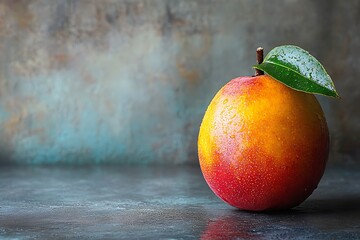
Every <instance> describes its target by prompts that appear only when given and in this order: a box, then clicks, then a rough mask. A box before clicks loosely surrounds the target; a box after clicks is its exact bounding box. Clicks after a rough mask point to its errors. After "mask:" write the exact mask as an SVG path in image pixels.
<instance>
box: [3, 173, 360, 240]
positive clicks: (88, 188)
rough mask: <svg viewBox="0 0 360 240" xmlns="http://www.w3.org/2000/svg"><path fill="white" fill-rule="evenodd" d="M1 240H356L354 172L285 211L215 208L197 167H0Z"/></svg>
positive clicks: (357, 182)
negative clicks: (257, 211)
mask: <svg viewBox="0 0 360 240" xmlns="http://www.w3.org/2000/svg"><path fill="white" fill-rule="evenodd" d="M0 238H1V239H360V168H359V167H355V168H354V167H338V166H329V167H328V168H327V169H326V172H325V175H324V177H323V179H322V181H321V183H320V185H319V187H318V189H317V190H316V191H315V192H314V193H313V195H312V196H311V197H310V198H309V199H308V200H306V201H305V202H304V203H303V204H302V205H300V206H299V207H297V208H294V209H292V210H289V211H281V212H272V213H253V212H246V211H240V210H236V209H234V208H232V207H230V206H228V205H227V204H225V203H223V202H222V201H221V200H219V199H218V198H217V197H216V196H215V195H214V194H213V193H212V192H211V190H210V189H209V188H208V186H207V185H206V183H205V181H204V179H203V177H202V175H201V171H200V169H199V167H198V166H177V167H169V166H158V167H145V166H141V167H135V166H128V167H123V166H116V167H115V166H104V167H55V166H49V167H19V166H17V167H9V166H6V167H4V166H3V167H1V168H0Z"/></svg>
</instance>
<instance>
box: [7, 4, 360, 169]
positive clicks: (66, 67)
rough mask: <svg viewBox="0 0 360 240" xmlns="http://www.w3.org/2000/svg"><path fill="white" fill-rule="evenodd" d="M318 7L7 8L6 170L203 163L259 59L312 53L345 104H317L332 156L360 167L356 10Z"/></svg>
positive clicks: (358, 21) (353, 6)
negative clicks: (231, 97)
mask: <svg viewBox="0 0 360 240" xmlns="http://www.w3.org/2000/svg"><path fill="white" fill-rule="evenodd" d="M320 2H321V3H322V4H320V3H314V2H313V1H310V0H306V1H300V0H291V1H287V0H283V1H282V0H276V1H275V2H271V3H270V2H268V1H261V0H256V1H251V2H249V1H226V2H223V1H222V2H217V1H195V0H194V1H176V0H174V1H173V0H166V1H162V0H143V1H141V0H131V1H95V0H90V1H88V0H87V1H72V0H70V1H46V0H31V1H1V2H0V52H1V54H0V162H16V163H25V164H42V163H47V164H57V163H73V164H83V163H140V164H147V163H163V164H167V163H170V164H174V163H197V134H198V129H199V125H200V122H201V118H202V116H203V114H204V111H205V109H206V106H207V105H208V103H209V102H210V100H211V99H212V97H213V96H214V95H215V93H216V92H217V91H218V90H219V89H220V87H221V86H223V85H224V84H225V83H226V82H227V81H229V80H230V79H232V78H234V77H237V76H239V75H252V74H253V69H251V66H252V65H253V63H254V62H255V49H256V47H258V46H263V47H264V48H265V51H268V50H270V49H271V48H273V47H274V46H277V45H281V44H294V45H299V46H301V47H303V48H305V49H307V50H309V51H310V52H311V53H312V54H313V55H315V56H316V57H317V58H318V59H319V60H320V61H321V62H322V63H323V64H324V65H325V67H326V69H327V70H328V72H329V73H330V75H331V76H332V77H333V79H334V81H335V84H336V86H337V89H338V91H339V92H340V94H341V95H343V96H345V95H346V96H347V97H346V98H344V99H343V100H342V101H332V100H330V99H325V98H320V100H321V102H322V105H323V107H324V110H325V114H326V115H327V119H328V122H329V125H330V130H331V135H332V138H333V143H332V156H337V158H338V159H345V160H346V161H353V159H356V156H360V152H359V150H358V148H357V146H358V145H359V139H358V138H357V137H356V136H358V135H359V134H358V133H359V131H360V127H359V125H358V120H359V118H360V112H359V110H358V108H357V104H355V103H357V102H359V101H360V93H359V92H358V91H353V89H357V87H358V81H357V79H358V78H359V70H358V68H357V67H356V66H358V65H359V63H360V62H359V58H358V57H357V55H358V51H359V49H360V46H359V43H360V41H358V36H357V35H356V34H355V33H356V32H357V30H358V26H359V24H360V16H359V15H360V14H359V12H358V11H356V9H359V7H360V6H359V2H357V1H349V2H348V3H347V4H346V5H345V4H342V3H341V2H340V1H326V3H324V2H323V1H320ZM274 5H276V6H282V7H281V8H274V7H273V6H274ZM324 5H326V9H327V11H326V12H327V13H332V14H328V15H326V14H327V13H325V12H324V11H323V8H324ZM269 9H271V11H270V10H269ZM335 9H336V11H335ZM325 15H326V18H324V16H325ZM324 19H325V20H324ZM339 19H340V20H339ZM329 22H331V23H332V24H331V25H329ZM329 26H331V27H329ZM324 29H325V30H324ZM353 49H357V50H356V51H354V50H353ZM339 56H340V57H339ZM332 59H337V61H333V60H332ZM350 116H351V117H350ZM339 156H340V157H339Z"/></svg>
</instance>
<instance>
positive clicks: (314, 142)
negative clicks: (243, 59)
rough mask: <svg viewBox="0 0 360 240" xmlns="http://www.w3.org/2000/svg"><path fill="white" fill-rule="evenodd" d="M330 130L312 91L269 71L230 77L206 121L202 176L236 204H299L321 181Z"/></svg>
mask: <svg viewBox="0 0 360 240" xmlns="http://www.w3.org/2000/svg"><path fill="white" fill-rule="evenodd" d="M328 153H329V133H328V127H327V124H326V120H325V117H324V114H323V111H322V109H321V106H320V104H319V103H318V101H317V99H316V98H315V96H314V95H312V94H308V93H304V92H299V91H295V90H293V89H291V88H289V87H287V86H285V85H283V84H282V83H280V82H278V81H276V80H275V79H273V78H272V77H270V76H268V75H261V76H256V77H239V78H235V79H233V80H231V81H230V82H229V83H227V84H226V85H225V86H224V87H223V88H222V89H220V91H219V92H218V93H217V94H216V95H215V97H214V98H213V100H212V101H211V103H210V105H209V106H208V109H207V111H206V113H205V116H204V118H203V121H202V124H201V126H200V133H199V138H198V154H199V161H200V167H201V170H202V172H203V175H204V178H205V180H206V181H207V183H208V185H209V186H210V188H211V189H212V190H213V191H214V193H215V194H216V195H217V196H218V197H220V198H221V199H222V200H224V201H225V202H227V203H229V204H230V205H232V206H234V207H237V208H240V209H244V210H253V211H263V210H270V209H283V208H291V207H294V206H297V205H298V204H300V203H301V202H303V201H304V200H305V199H306V198H307V197H309V196H310V194H311V193H312V192H313V190H314V189H315V188H316V187H317V184H318V183H319V181H320V179H321V177H322V175H323V173H324V169H325V165H326V162H327V158H328Z"/></svg>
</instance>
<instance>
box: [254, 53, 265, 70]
mask: <svg viewBox="0 0 360 240" xmlns="http://www.w3.org/2000/svg"><path fill="white" fill-rule="evenodd" d="M256 61H257V63H258V64H261V63H262V62H263V61H264V49H263V48H262V47H258V48H257V49H256ZM260 75H264V72H263V71H261V70H260V69H255V76H260Z"/></svg>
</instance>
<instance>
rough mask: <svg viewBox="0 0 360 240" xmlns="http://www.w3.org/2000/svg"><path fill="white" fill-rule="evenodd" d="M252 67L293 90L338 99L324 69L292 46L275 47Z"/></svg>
mask: <svg viewBox="0 0 360 240" xmlns="http://www.w3.org/2000/svg"><path fill="white" fill-rule="evenodd" d="M253 67H254V68H257V69H260V70H262V71H264V72H266V73H267V74H269V75H270V76H272V77H273V78H275V79H276V80H278V81H280V82H282V83H284V84H285V85H287V86H288V87H290V88H293V89H295V90H298V91H303V92H307V93H316V94H321V95H325V96H330V97H339V95H338V94H337V92H336V90H335V86H334V83H333V81H332V80H331V78H330V76H329V74H327V72H326V71H325V69H324V67H323V66H322V65H321V64H320V62H319V61H318V60H317V59H316V58H314V57H313V56H311V55H310V53H309V52H307V51H305V50H304V49H302V48H300V47H297V46H292V45H285V46H280V47H276V48H274V49H273V50H271V51H270V52H269V53H268V54H267V55H266V57H265V59H264V61H263V62H262V63H261V64H257V65H255V66H253Z"/></svg>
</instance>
